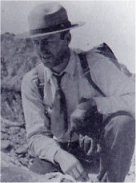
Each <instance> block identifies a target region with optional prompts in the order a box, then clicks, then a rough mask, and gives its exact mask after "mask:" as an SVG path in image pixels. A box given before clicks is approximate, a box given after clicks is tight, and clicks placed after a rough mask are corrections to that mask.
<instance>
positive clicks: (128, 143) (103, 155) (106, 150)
mask: <svg viewBox="0 0 136 183" xmlns="http://www.w3.org/2000/svg"><path fill="white" fill-rule="evenodd" d="M134 144H135V121H134V119H133V118H132V117H131V116H129V115H118V116H115V117H113V118H111V119H110V121H109V122H108V123H107V124H106V125H105V127H104V129H103V135H102V136H101V139H100V146H101V152H100V167H99V174H98V176H97V178H98V180H99V181H100V182H123V181H124V180H125V177H126V175H127V173H128V171H129V168H130V165H131V159H132V156H133V152H134ZM74 146H75V145H74ZM64 149H65V148H64ZM75 149H77V147H75ZM77 154H79V150H78V152H77ZM74 155H75V156H76V153H74ZM81 164H82V163H81ZM90 166H91V165H90ZM30 170H32V171H34V172H36V173H39V174H46V173H49V172H55V171H59V172H62V171H61V169H60V168H59V167H58V166H57V165H54V164H52V163H51V162H49V161H46V160H41V159H39V158H35V160H34V162H33V164H32V165H31V167H30Z"/></svg>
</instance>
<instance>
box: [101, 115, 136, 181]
mask: <svg viewBox="0 0 136 183" xmlns="http://www.w3.org/2000/svg"><path fill="white" fill-rule="evenodd" d="M134 141H135V123H134V119H133V118H132V117H130V116H128V115H120V116H116V117H113V118H111V120H110V121H109V123H108V124H107V125H106V126H105V128H104V134H103V138H102V142H101V147H102V151H101V160H100V161H101V165H100V175H99V180H100V181H109V182H123V181H124V180H125V176H126V174H127V172H128V170H129V168H130V163H131V158H132V155H133V151H134Z"/></svg>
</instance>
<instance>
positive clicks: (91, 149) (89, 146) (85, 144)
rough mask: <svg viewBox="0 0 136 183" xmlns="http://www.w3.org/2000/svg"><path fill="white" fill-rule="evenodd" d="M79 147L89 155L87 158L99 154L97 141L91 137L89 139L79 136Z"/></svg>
mask: <svg viewBox="0 0 136 183" xmlns="http://www.w3.org/2000/svg"><path fill="white" fill-rule="evenodd" d="M79 145H80V148H81V149H82V150H83V151H84V152H85V153H86V154H87V156H90V155H92V154H95V153H96V152H97V143H96V141H95V140H94V139H92V138H91V137H88V136H87V135H85V136H83V135H81V134H80V135H79Z"/></svg>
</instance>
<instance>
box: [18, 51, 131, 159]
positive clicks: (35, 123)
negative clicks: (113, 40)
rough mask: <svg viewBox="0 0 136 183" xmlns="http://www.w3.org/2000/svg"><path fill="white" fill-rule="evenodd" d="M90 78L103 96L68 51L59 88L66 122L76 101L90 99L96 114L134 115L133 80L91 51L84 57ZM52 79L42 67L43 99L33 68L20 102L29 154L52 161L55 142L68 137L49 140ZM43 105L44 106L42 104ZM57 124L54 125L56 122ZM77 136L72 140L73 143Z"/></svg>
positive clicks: (25, 81) (25, 80)
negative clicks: (65, 111)
mask: <svg viewBox="0 0 136 183" xmlns="http://www.w3.org/2000/svg"><path fill="white" fill-rule="evenodd" d="M86 57H87V60H88V64H89V68H90V72H91V76H92V79H93V81H94V82H96V84H97V85H98V86H99V87H100V88H101V90H102V91H103V92H104V93H105V94H106V97H103V96H101V95H100V94H99V93H98V92H97V91H96V90H95V89H94V88H93V87H92V86H91V85H90V83H89V82H88V80H87V79H86V78H85V76H84V74H83V72H82V68H81V65H80V60H79V57H78V55H77V54H76V53H75V52H74V51H72V50H71V56H70V60H69V63H68V65H67V67H66V68H65V72H66V74H65V75H64V77H63V78H62V82H61V86H62V88H63V92H64V93H65V98H66V101H67V111H68V121H69V118H70V115H71V113H72V112H73V111H74V110H75V109H76V106H77V104H78V103H79V101H80V99H81V98H82V97H83V98H93V99H94V100H95V101H96V104H97V108H98V111H99V112H100V113H102V114H104V115H108V114H111V113H114V112H117V111H119V110H125V111H128V112H130V113H131V114H132V115H133V114H134V81H133V80H132V79H130V78H129V77H128V76H126V75H125V74H124V73H123V72H121V71H120V70H119V69H118V68H117V67H116V66H115V64H114V63H112V62H111V61H109V59H108V58H107V57H105V56H103V55H100V54H99V53H96V52H94V51H93V50H90V51H88V53H87V54H86ZM56 87H57V84H56V80H55V78H54V77H53V73H52V71H51V70H50V69H48V68H46V67H45V68H44V100H42V97H41V95H40V93H39V90H38V75H37V71H36V69H35V68H34V69H32V70H31V71H30V72H28V73H27V74H26V75H25V76H24V78H23V82H22V101H23V109H24V115H25V121H26V130H27V136H28V141H29V147H30V149H31V152H33V154H34V155H35V156H39V157H40V158H42V159H47V160H49V161H51V162H54V155H55V153H56V152H57V151H58V150H59V148H60V147H59V145H58V143H57V141H61V142H66V141H68V139H69V136H68V134H65V135H64V136H63V137H61V138H59V137H55V139H53V138H51V137H52V129H51V124H50V123H51V121H49V120H48V118H47V117H46V115H45V107H46V110H47V111H48V113H49V114H51V111H52V106H53V103H54V100H55V92H56ZM43 104H44V105H43ZM56 123H57V122H56ZM76 139H77V136H76V135H75V137H74V138H73V140H76Z"/></svg>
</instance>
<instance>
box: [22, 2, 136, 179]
mask: <svg viewBox="0 0 136 183" xmlns="http://www.w3.org/2000/svg"><path fill="white" fill-rule="evenodd" d="M29 24H30V34H28V35H27V34H26V35H25V36H27V37H31V38H32V39H33V41H34V44H35V48H36V50H37V53H38V55H39V57H40V61H41V64H39V66H37V67H36V68H34V69H32V70H31V71H30V72H28V73H27V74H26V75H25V76H24V78H23V81H22V101H23V109H24V115H25V121H26V131H27V138H28V143H29V148H30V151H31V153H32V154H33V155H34V156H35V157H36V159H35V161H34V163H33V165H32V166H31V170H32V171H35V172H37V173H41V174H45V173H48V172H53V171H60V172H62V173H66V174H69V175H71V176H72V177H73V178H74V179H75V180H79V181H87V180H88V175H87V172H86V170H85V169H84V168H83V166H82V162H81V161H80V158H78V155H79V154H80V150H81V149H84V151H85V153H86V154H88V156H89V155H91V152H92V144H93V143H92V141H93V139H92V138H90V137H88V136H87V135H88V134H86V132H85V134H84V135H85V138H81V139H80V140H81V141H80V143H78V141H79V136H78V134H76V133H75V134H74V136H73V137H72V139H71V141H72V142H71V146H72V151H73V152H71V153H70V152H68V149H67V145H68V141H69V138H70V133H69V129H70V128H71V124H70V122H73V121H74V120H75V119H78V118H81V117H83V116H84V115H85V112H86V111H85V109H84V105H82V104H85V106H86V104H87V106H89V109H92V108H95V109H96V111H97V112H98V113H99V114H101V115H102V117H103V119H104V120H105V119H108V122H107V123H106V124H105V125H104V128H103V135H102V138H101V139H99V140H100V141H101V143H100V145H101V157H100V158H101V162H100V173H99V176H98V179H99V181H110V182H114V181H115V182H116V181H124V179H125V176H126V174H127V172H128V170H129V167H130V161H131V157H132V154H133V149H134V118H133V115H134V83H133V81H132V80H131V79H130V78H129V77H128V76H126V75H125V74H124V73H123V72H121V71H120V70H119V69H118V68H117V66H116V65H115V64H114V63H113V62H112V61H111V60H110V59H109V58H108V57H106V56H104V55H103V54H100V52H99V51H98V50H97V51H96V50H90V51H88V52H87V53H86V54H85V57H86V59H87V62H88V65H89V69H90V73H91V75H92V78H93V81H94V82H95V83H96V84H97V85H99V88H100V89H101V90H102V91H103V92H104V93H105V96H102V95H101V94H100V92H98V91H97V90H96V89H95V88H94V87H93V86H92V85H91V84H90V83H89V82H88V80H87V78H86V77H85V75H84V73H83V69H82V66H81V63H80V58H79V56H78V54H77V53H76V52H75V51H73V50H72V49H70V48H69V43H70V41H71V34H70V29H72V28H76V27H79V24H72V23H71V22H70V21H69V20H68V16H67V12H66V10H65V9H64V7H62V6H61V5H59V4H57V3H55V2H53V3H46V4H42V5H40V6H38V7H36V8H35V9H34V10H33V11H32V13H31V14H30V17H29ZM80 103H81V104H80ZM77 111H78V112H77ZM77 114H78V115H77ZM104 120H101V124H102V125H103V121H104ZM91 124H93V121H91ZM81 142H82V143H81ZM86 143H87V145H88V147H87V148H84V147H86V146H85V145H86ZM79 145H80V147H79ZM79 149H80V150H79Z"/></svg>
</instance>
